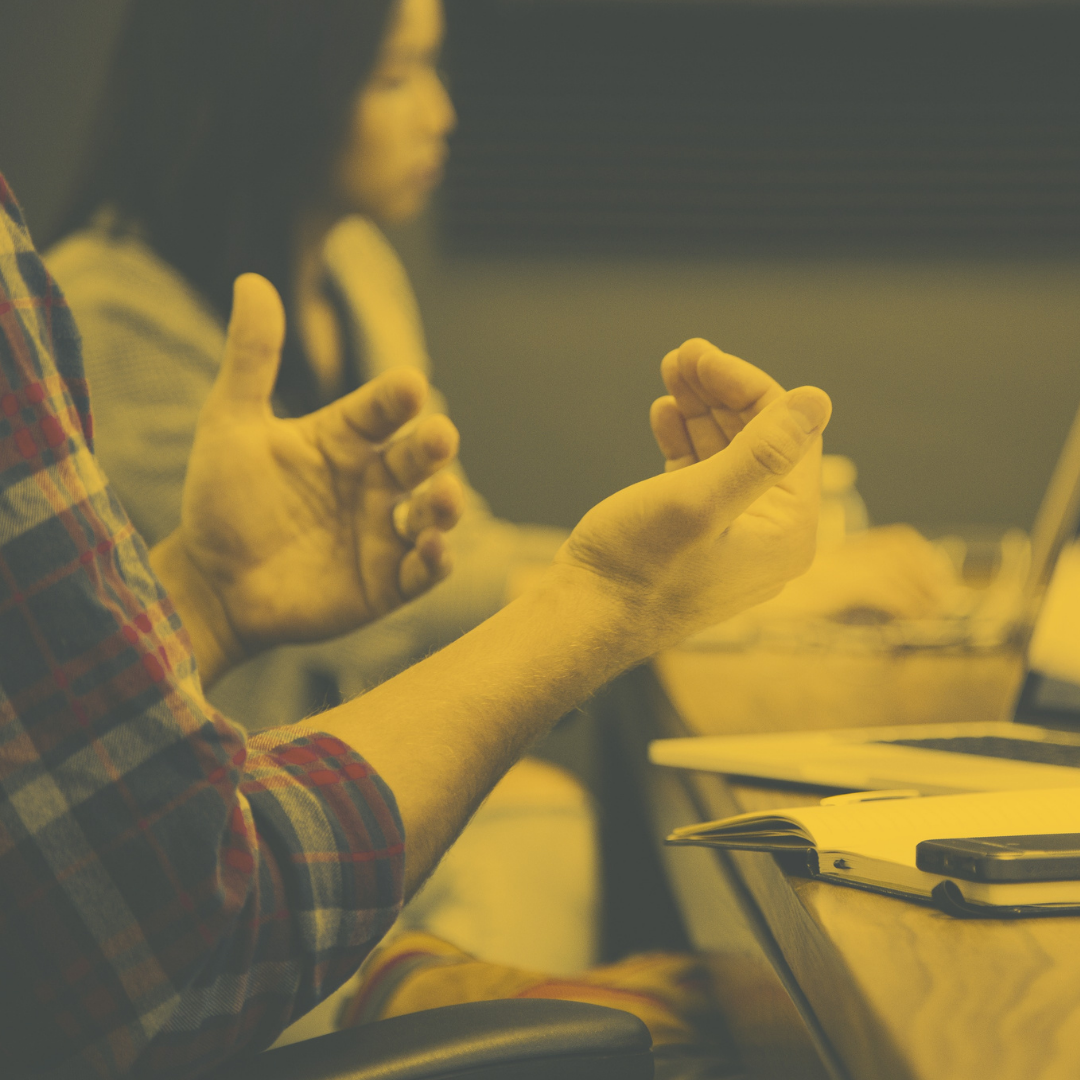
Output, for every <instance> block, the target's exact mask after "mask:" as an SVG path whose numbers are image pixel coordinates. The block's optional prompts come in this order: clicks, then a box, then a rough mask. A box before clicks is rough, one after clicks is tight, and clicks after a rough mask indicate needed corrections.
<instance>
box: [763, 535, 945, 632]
mask: <svg viewBox="0 0 1080 1080" xmlns="http://www.w3.org/2000/svg"><path fill="white" fill-rule="evenodd" d="M959 587H960V582H959V581H958V580H957V576H956V572H955V570H954V568H953V565H952V562H951V560H950V559H949V557H948V555H946V554H945V552H944V551H942V550H941V549H940V548H939V547H937V546H935V545H934V544H932V543H930V541H929V540H927V539H926V538H925V537H924V536H922V535H921V534H920V533H919V532H917V531H916V530H915V529H913V528H911V526H909V525H888V526H884V527H881V528H876V529H867V530H865V531H864V532H858V533H854V534H852V535H851V536H849V537H848V538H847V539H846V540H845V541H844V542H843V543H842V544H839V545H837V546H836V547H832V548H829V549H828V550H827V551H822V552H821V553H820V554H819V555H818V557H817V559H815V560H814V564H813V566H811V567H810V569H809V570H808V571H807V572H806V573H805V574H804V575H803V576H802V577H800V578H798V579H796V580H795V581H792V582H791V583H790V584H789V585H788V586H787V588H785V589H784V591H783V592H782V593H781V594H780V595H779V596H778V597H776V599H775V600H771V601H770V602H769V603H767V604H763V605H762V606H761V608H759V609H758V612H757V614H760V615H761V616H762V617H768V616H770V615H772V616H782V617H819V618H821V617H824V618H835V619H840V620H842V621H843V620H850V621H854V620H863V621H871V620H872V619H873V618H874V617H877V618H878V619H880V620H881V621H886V620H888V619H925V618H929V617H931V616H933V615H935V614H937V613H939V612H940V611H941V610H942V609H943V607H944V606H945V605H946V604H947V602H948V601H949V600H950V598H952V597H953V596H954V595H955V593H956V590H957V589H958V588H959Z"/></svg>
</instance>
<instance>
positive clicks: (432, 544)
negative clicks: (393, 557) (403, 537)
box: [398, 528, 453, 600]
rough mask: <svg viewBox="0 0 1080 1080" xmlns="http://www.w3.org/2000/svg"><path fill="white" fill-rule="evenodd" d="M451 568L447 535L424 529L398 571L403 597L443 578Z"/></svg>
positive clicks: (420, 590)
mask: <svg viewBox="0 0 1080 1080" xmlns="http://www.w3.org/2000/svg"><path fill="white" fill-rule="evenodd" d="M452 568H453V559H452V558H451V554H450V549H449V547H448V545H447V541H446V535H445V534H444V533H442V532H440V531H439V530H438V529H434V528H433V529H426V530H425V531H424V532H422V533H421V534H420V535H419V536H418V537H417V538H416V544H415V545H414V547H413V548H412V550H411V551H408V552H406V554H405V556H404V558H403V559H402V560H401V566H400V568H399V570H398V588H399V589H400V591H401V595H402V598H403V599H405V600H412V599H413V598H414V597H416V596H419V595H420V594H421V593H424V592H427V590H428V589H430V588H431V587H432V586H433V585H437V584H438V583H439V582H440V581H442V580H443V578H445V577H446V576H447V575H448V574H449V573H450V571H451V569H452Z"/></svg>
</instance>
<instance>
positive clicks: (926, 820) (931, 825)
mask: <svg viewBox="0 0 1080 1080" xmlns="http://www.w3.org/2000/svg"><path fill="white" fill-rule="evenodd" d="M783 816H785V817H788V818H790V819H791V820H793V821H795V822H797V823H798V824H799V825H801V826H802V828H803V829H804V830H805V831H806V833H807V834H808V835H809V836H811V837H812V838H813V842H814V847H816V848H817V849H818V850H819V851H848V852H852V853H857V854H860V855H866V856H868V857H870V858H873V859H884V860H887V861H889V862H896V863H902V864H904V865H907V866H914V865H915V845H916V844H918V843H919V842H920V841H922V840H939V839H946V838H951V837H973V836H1020V835H1023V834H1025V833H1058V832H1080V789H1077V788H1044V789H1039V790H1035V791H994V792H990V793H987V794H977V795H934V796H929V797H926V798H916V799H891V800H886V801H883V802H865V803H851V804H849V805H841V806H809V807H800V808H795V809H791V810H786V811H784V815H783Z"/></svg>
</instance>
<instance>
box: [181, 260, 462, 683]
mask: <svg viewBox="0 0 1080 1080" xmlns="http://www.w3.org/2000/svg"><path fill="white" fill-rule="evenodd" d="M284 331H285V321H284V311H283V309H282V306H281V301H280V299H279V297H278V295H277V293H276V291H275V290H274V288H273V286H272V285H271V284H270V283H269V282H268V281H266V280H265V279H264V278H260V277H258V276H257V275H254V274H245V275H244V276H243V277H240V278H239V279H237V282H236V286H235V291H234V303H233V312H232V318H231V320H230V323H229V334H228V340H227V343H226V346H225V356H224V359H223V361H222V365H221V372H220V374H219V375H218V378H217V381H216V382H215V384H214V387H213V390H212V391H211V393H210V396H209V398H208V399H207V401H206V404H205V405H204V407H203V409H202V412H201V413H200V416H199V422H198V427H197V429H196V434H195V443H194V446H193V448H192V453H191V458H190V460H189V463H188V471H187V476H186V479H185V483H184V492H183V498H182V503H181V524H180V528H179V530H178V531H177V533H176V534H174V535H173V537H171V538H170V539H169V540H168V541H166V544H168V545H170V552H169V558H168V560H167V561H168V562H169V564H170V565H172V566H173V567H179V573H180V575H181V577H183V578H190V577H191V575H195V576H196V577H197V578H198V581H197V583H195V584H191V583H190V582H188V583H187V586H186V588H182V589H181V591H186V592H187V593H188V594H190V595H199V596H202V597H208V596H209V597H212V600H213V603H212V604H211V605H207V604H202V605H200V608H201V609H200V611H199V616H200V617H202V618H204V619H205V620H208V621H209V623H210V629H211V632H212V634H213V636H214V638H216V639H217V645H218V647H219V649H220V651H221V653H222V654H223V656H224V657H225V658H226V659H227V662H228V663H233V662H236V661H237V660H238V659H241V658H242V657H243V655H249V654H251V653H254V652H256V651H258V650H259V649H261V648H265V647H267V646H269V645H273V644H275V643H279V642H284V641H307V640H317V639H319V638H324V637H331V636H333V635H336V634H340V633H343V632H345V631H347V630H350V629H352V628H354V627H356V626H360V625H362V624H364V623H367V622H370V621H371V620H373V619H376V618H378V617H379V616H381V615H385V614H386V613H387V612H389V611H392V610H393V609H394V608H396V607H398V606H400V605H401V604H402V603H404V602H405V601H406V600H409V599H410V598H412V597H414V596H417V595H419V594H420V593H422V592H424V591H425V590H426V589H428V588H430V587H431V586H432V585H434V584H435V583H436V582H437V581H439V580H441V579H442V578H443V577H445V576H446V574H447V573H448V572H449V569H450V561H449V553H448V549H447V545H446V540H445V537H444V533H445V532H446V530H448V529H450V528H452V527H453V525H454V524H455V523H456V522H457V520H458V518H459V517H460V514H461V510H462V507H463V505H464V495H463V492H462V488H461V484H460V482H459V481H458V480H457V479H456V478H455V477H454V476H453V475H451V474H450V473H449V472H445V471H440V470H442V469H443V467H444V466H445V465H447V464H448V463H449V462H450V461H451V460H452V459H453V458H454V456H455V454H456V452H457V443H458V435H457V430H456V429H455V427H454V425H453V424H452V423H451V422H450V420H449V419H448V418H447V417H445V416H441V415H434V416H428V417H425V418H424V419H422V420H419V421H416V422H414V423H412V424H409V423H408V421H410V420H412V418H413V417H415V416H416V415H417V414H418V412H419V411H420V408H421V406H422V404H423V402H424V399H425V397H426V393H427V383H426V380H425V379H424V377H423V375H421V374H420V373H419V372H417V371H415V370H414V369H404V368H403V369H396V370H393V371H390V372H387V373H386V374H384V375H382V376H380V377H378V378H376V379H372V380H371V381H370V382H369V383H367V384H366V385H365V386H362V387H361V388H360V389H358V390H356V391H355V392H354V393H352V394H349V395H347V396H346V397H344V398H341V399H340V400H339V401H336V402H334V403H333V404H331V405H328V406H326V408H324V409H321V410H319V411H318V412H316V413H312V414H311V415H309V416H304V417H301V418H299V419H295V420H283V419H279V418H277V417H275V416H274V415H273V413H272V411H271V407H270V395H271V392H272V390H273V386H274V381H275V378H276V375H277V368H278V363H279V359H280V352H281V346H282V342H283V340H284ZM399 504H404V505H403V506H399ZM395 519H396V521H397V527H396V528H395ZM208 606H211V607H213V608H214V610H213V611H210V612H208V611H206V610H205V609H206V608H207V607H208ZM193 636H194V635H193ZM238 654H239V655H238ZM200 664H201V665H202V661H200ZM203 666H204V665H203ZM226 666H227V664H226ZM205 677H206V676H205V675H204V678H205Z"/></svg>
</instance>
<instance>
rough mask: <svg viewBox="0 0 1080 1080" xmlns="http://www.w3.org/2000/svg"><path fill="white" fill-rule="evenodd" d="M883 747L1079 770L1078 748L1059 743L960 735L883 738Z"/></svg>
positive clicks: (1079, 748)
mask: <svg viewBox="0 0 1080 1080" xmlns="http://www.w3.org/2000/svg"><path fill="white" fill-rule="evenodd" d="M881 745H883V746H913V747H915V748H916V749H918V750H943V751H945V753H947V754H974V755H976V756H977V757H992V758H1008V759H1010V760H1011V761H1032V762H1035V763H1037V764H1039V765H1067V766H1069V767H1070V768H1073V769H1080V746H1069V745H1066V744H1063V743H1052V742H1032V741H1031V740H1030V739H1006V738H1002V737H1001V736H1000V735H983V736H978V737H972V736H964V737H961V738H957V739H886V740H882V742H881Z"/></svg>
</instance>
